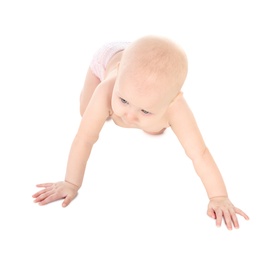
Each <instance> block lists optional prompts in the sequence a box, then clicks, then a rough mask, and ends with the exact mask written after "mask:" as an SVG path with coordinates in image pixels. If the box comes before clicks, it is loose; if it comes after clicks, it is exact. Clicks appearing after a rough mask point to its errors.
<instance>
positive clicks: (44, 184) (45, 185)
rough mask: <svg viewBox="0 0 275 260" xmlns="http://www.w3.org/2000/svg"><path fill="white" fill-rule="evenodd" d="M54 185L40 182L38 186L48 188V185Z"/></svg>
mask: <svg viewBox="0 0 275 260" xmlns="http://www.w3.org/2000/svg"><path fill="white" fill-rule="evenodd" d="M52 185H53V183H40V184H37V185H36V187H39V188H46V187H50V186H52Z"/></svg>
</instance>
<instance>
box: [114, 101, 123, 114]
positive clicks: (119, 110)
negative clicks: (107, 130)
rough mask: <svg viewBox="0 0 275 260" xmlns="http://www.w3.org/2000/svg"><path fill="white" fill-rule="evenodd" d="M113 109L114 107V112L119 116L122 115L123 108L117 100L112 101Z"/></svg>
mask: <svg viewBox="0 0 275 260" xmlns="http://www.w3.org/2000/svg"><path fill="white" fill-rule="evenodd" d="M112 109H113V113H114V114H116V115H117V116H121V115H122V114H123V111H122V110H123V109H122V108H121V106H120V105H119V104H117V102H112Z"/></svg>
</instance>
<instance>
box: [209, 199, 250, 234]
mask: <svg viewBox="0 0 275 260" xmlns="http://www.w3.org/2000/svg"><path fill="white" fill-rule="evenodd" d="M236 214H239V215H241V216H243V217H244V218H245V219H246V220H248V219H249V217H248V216H247V215H246V214H245V213H244V212H243V211H242V210H240V209H238V208H236V207H234V205H233V204H232V203H231V201H230V200H229V199H228V198H227V197H215V198H211V199H210V201H209V204H208V210H207V215H208V216H209V217H211V218H214V219H216V225H217V227H220V226H221V223H222V220H224V222H225V225H226V226H227V229H229V230H232V223H233V226H234V227H235V228H239V223H238V219H237V215H236Z"/></svg>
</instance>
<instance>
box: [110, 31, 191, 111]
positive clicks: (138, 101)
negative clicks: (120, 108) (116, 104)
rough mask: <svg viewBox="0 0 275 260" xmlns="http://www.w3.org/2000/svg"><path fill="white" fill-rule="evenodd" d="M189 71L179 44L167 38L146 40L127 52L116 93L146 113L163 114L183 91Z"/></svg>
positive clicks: (137, 41)
mask: <svg viewBox="0 0 275 260" xmlns="http://www.w3.org/2000/svg"><path fill="white" fill-rule="evenodd" d="M187 68H188V64H187V58H186V55H185V53H184V51H183V50H182V49H181V48H180V47H179V46H178V45H177V44H175V43H174V42H172V41H171V40H169V39H166V38H163V37H156V36H145V37H142V38H140V39H138V40H136V41H134V42H132V43H131V44H130V45H129V46H128V47H127V48H126V49H125V50H124V52H123V55H122V59H121V62H120V64H119V68H118V74H117V79H116V83H115V86H114V94H117V95H120V96H121V98H122V99H124V100H126V101H127V102H128V103H130V104H131V103H133V104H135V105H136V106H137V107H140V108H141V109H142V110H145V109H152V110H153V111H156V112H157V111H160V110H161V109H162V108H164V107H168V106H169V104H170V103H171V102H172V101H173V99H174V98H175V97H176V96H177V95H178V93H179V92H180V90H181V88H182V85H183V83H184V81H185V78H186V75H187ZM133 99H134V100H133ZM149 112H150V111H149Z"/></svg>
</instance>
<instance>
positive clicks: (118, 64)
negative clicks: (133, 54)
mask: <svg viewBox="0 0 275 260" xmlns="http://www.w3.org/2000/svg"><path fill="white" fill-rule="evenodd" d="M119 67H120V62H118V63H117V65H116V70H117V72H118V70H119Z"/></svg>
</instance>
